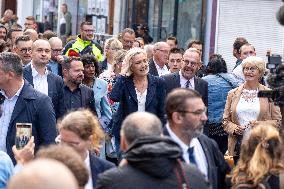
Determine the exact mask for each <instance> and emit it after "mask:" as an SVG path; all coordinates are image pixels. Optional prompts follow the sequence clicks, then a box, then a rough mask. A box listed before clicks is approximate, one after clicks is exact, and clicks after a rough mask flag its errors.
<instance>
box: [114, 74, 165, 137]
mask: <svg viewBox="0 0 284 189" xmlns="http://www.w3.org/2000/svg"><path fill="white" fill-rule="evenodd" d="M165 96H166V90H165V81H164V79H163V78H160V77H156V76H153V75H151V74H148V88H147V96H146V103H145V111H146V112H151V113H153V114H155V115H156V116H158V117H159V118H160V120H161V122H162V123H165V119H164V101H165ZM110 98H111V99H112V100H113V101H114V102H119V107H118V110H117V112H116V113H115V114H114V115H113V123H112V133H113V134H114V136H116V137H118V138H120V136H119V131H120V127H121V123H122V121H123V120H124V118H125V117H126V116H127V115H129V114H130V113H133V112H137V110H138V100H137V95H136V91H135V86H134V83H133V77H132V76H129V77H124V76H118V77H117V79H116V82H115V84H114V86H113V88H112V91H111V94H110Z"/></svg>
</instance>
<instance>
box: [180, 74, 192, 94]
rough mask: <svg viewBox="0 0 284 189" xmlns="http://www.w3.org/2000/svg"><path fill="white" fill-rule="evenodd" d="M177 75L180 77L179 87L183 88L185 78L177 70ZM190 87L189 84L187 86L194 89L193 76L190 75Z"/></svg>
mask: <svg viewBox="0 0 284 189" xmlns="http://www.w3.org/2000/svg"><path fill="white" fill-rule="evenodd" d="M179 77H180V86H181V88H185V86H186V82H187V81H188V80H187V79H185V78H184V77H183V76H182V74H181V71H179ZM189 82H190V84H191V86H192V88H191V87H190V86H189V88H191V89H193V90H194V88H195V87H194V77H192V78H191V79H190V80H189Z"/></svg>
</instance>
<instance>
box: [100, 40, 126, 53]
mask: <svg viewBox="0 0 284 189" xmlns="http://www.w3.org/2000/svg"><path fill="white" fill-rule="evenodd" d="M110 48H117V49H123V45H122V43H121V42H120V41H119V40H118V39H117V38H115V37H112V38H109V39H107V40H106V41H105V46H104V52H106V50H107V49H110Z"/></svg>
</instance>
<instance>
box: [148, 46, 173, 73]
mask: <svg viewBox="0 0 284 189" xmlns="http://www.w3.org/2000/svg"><path fill="white" fill-rule="evenodd" d="M169 52H170V46H169V45H168V44H167V43H166V42H157V43H155V44H154V47H153V58H152V59H151V60H150V61H149V73H150V74H152V75H155V76H161V75H165V74H168V73H170V71H169V69H168V66H167V63H168V59H169Z"/></svg>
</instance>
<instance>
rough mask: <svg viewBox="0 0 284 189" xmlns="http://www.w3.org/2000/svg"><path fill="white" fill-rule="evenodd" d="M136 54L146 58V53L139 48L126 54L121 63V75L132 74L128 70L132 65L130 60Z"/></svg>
mask: <svg viewBox="0 0 284 189" xmlns="http://www.w3.org/2000/svg"><path fill="white" fill-rule="evenodd" d="M138 54H144V55H145V57H147V53H146V51H145V50H144V49H141V48H139V47H134V48H132V49H130V50H129V51H128V52H127V53H126V55H125V57H124V60H123V63H122V68H121V75H124V76H130V75H131V74H132V71H131V69H130V68H131V65H132V58H133V57H134V56H136V55H138Z"/></svg>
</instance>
